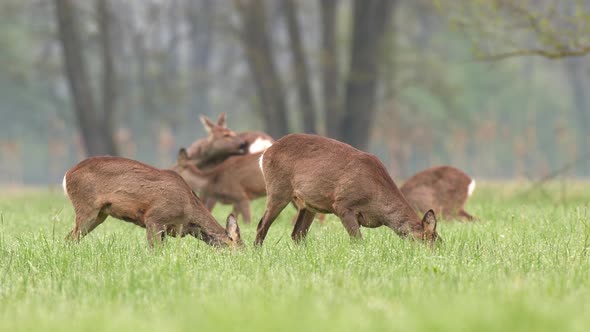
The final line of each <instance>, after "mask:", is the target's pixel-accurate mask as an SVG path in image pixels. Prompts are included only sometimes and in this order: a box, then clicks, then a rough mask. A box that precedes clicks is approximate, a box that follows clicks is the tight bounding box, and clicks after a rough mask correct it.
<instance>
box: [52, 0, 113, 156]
mask: <svg viewBox="0 0 590 332" xmlns="http://www.w3.org/2000/svg"><path fill="white" fill-rule="evenodd" d="M106 1H107V0H98V2H97V3H98V6H97V7H98V9H99V12H100V20H101V22H100V28H101V32H100V33H101V36H102V38H101V42H102V43H101V46H102V54H103V71H104V72H103V82H104V84H103V89H104V91H103V97H105V99H104V100H103V104H102V105H103V110H102V112H100V111H99V109H98V107H97V105H96V104H95V103H94V98H93V93H92V88H91V85H90V77H89V75H88V71H87V68H86V63H85V59H84V54H83V50H84V46H83V44H82V40H81V37H80V35H79V32H80V26H79V25H78V22H77V21H76V8H75V6H74V4H73V3H72V1H71V0H55V14H56V18H57V23H58V35H59V40H60V42H61V45H62V52H63V53H62V54H63V63H64V74H65V76H66V78H67V81H68V85H69V88H70V94H71V97H72V101H73V104H74V105H73V106H74V111H75V113H76V118H77V120H78V126H79V129H80V134H81V135H82V137H83V140H84V145H85V148H86V153H87V154H88V155H91V156H92V155H104V154H110V155H116V154H117V151H116V148H115V143H114V138H113V135H112V129H111V128H110V127H111V126H112V124H110V123H109V121H112V112H113V102H114V90H112V89H111V86H110V84H113V82H114V78H113V75H114V70H113V62H112V58H110V41H109V30H108V26H109V24H110V22H109V17H110V15H108V5H107V3H106ZM102 29H106V30H102ZM111 98H113V99H111ZM105 111H106V112H105Z"/></svg>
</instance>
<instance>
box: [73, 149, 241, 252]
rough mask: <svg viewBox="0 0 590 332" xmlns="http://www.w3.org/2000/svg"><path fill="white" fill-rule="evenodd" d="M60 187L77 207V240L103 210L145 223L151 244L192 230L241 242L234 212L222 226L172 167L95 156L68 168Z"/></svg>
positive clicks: (215, 240) (209, 239) (217, 240)
mask: <svg viewBox="0 0 590 332" xmlns="http://www.w3.org/2000/svg"><path fill="white" fill-rule="evenodd" d="M63 187H64V191H65V193H66V195H67V196H68V197H69V199H70V201H71V202H72V205H73V206H74V211H75V213H76V222H75V226H74V229H73V230H72V231H71V232H70V234H69V235H68V239H71V240H76V241H78V240H80V238H82V237H83V236H85V235H86V234H88V233H90V232H91V231H92V230H93V229H95V228H96V227H97V226H98V225H100V224H101V223H102V222H103V221H104V220H105V219H106V218H107V216H112V217H114V218H117V219H121V220H124V221H128V222H131V223H134V224H136V225H138V226H141V227H144V228H146V231H147V240H148V243H149V245H150V246H153V244H154V242H161V241H162V240H163V239H164V237H165V235H166V234H167V235H171V236H185V235H192V236H194V237H196V238H199V239H201V240H203V241H205V242H206V243H207V244H210V245H215V246H230V247H240V246H242V240H241V238H240V229H239V227H238V224H237V222H236V220H235V218H234V217H233V216H232V215H230V216H229V217H228V218H227V226H226V228H225V229H224V228H223V227H221V225H219V224H218V223H217V221H216V220H215V218H213V216H212V215H211V213H209V211H208V210H207V209H206V208H205V206H204V205H203V203H202V202H201V200H200V199H199V198H198V197H197V196H196V195H195V194H194V192H193V191H192V190H191V188H190V187H189V186H188V184H187V183H186V182H185V181H184V180H183V179H182V177H180V175H178V174H176V172H174V171H172V170H162V169H157V168H154V167H151V166H149V165H146V164H143V163H140V162H138V161H135V160H131V159H126V158H119V157H93V158H88V159H86V160H83V161H81V162H79V163H78V164H76V165H75V166H74V167H72V168H71V169H70V170H68V171H67V172H66V174H65V175H64V179H63Z"/></svg>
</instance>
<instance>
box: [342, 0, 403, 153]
mask: <svg viewBox="0 0 590 332" xmlns="http://www.w3.org/2000/svg"><path fill="white" fill-rule="evenodd" d="M396 2H397V1H396V0H355V1H354V9H353V10H354V14H353V23H352V25H353V30H352V42H351V45H350V67H349V69H348V77H347V80H346V90H345V97H344V107H343V111H344V113H343V116H342V122H341V125H340V126H341V127H340V135H339V136H338V138H340V139H342V140H343V141H345V142H347V143H349V144H351V145H353V146H356V147H358V148H360V149H367V148H368V146H369V138H370V133H371V130H372V128H373V119H374V114H375V108H376V106H377V102H376V99H377V82H378V76H379V75H378V68H379V63H380V59H381V55H382V54H383V53H382V52H381V51H382V48H383V47H382V46H383V37H384V35H385V31H386V29H387V27H388V26H389V20H390V18H391V15H392V12H393V7H394V5H395V3H396Z"/></svg>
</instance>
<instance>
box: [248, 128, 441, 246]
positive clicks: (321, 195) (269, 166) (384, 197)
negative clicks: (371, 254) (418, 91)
mask: <svg viewBox="0 0 590 332" xmlns="http://www.w3.org/2000/svg"><path fill="white" fill-rule="evenodd" d="M260 168H261V169H262V174H263V175H264V178H265V180H266V192H267V200H266V210H265V212H264V215H263V216H262V219H261V220H260V223H259V224H258V229H257V232H256V241H255V244H256V245H262V243H263V241H264V238H265V237H266V234H267V232H268V229H269V228H270V225H271V224H272V223H273V221H274V220H275V219H276V218H277V216H278V215H279V213H280V212H281V211H282V210H283V209H284V208H285V206H287V204H289V202H291V201H295V202H296V204H297V205H298V206H299V207H300V208H299V211H298V215H297V221H296V223H295V227H294V229H293V233H292V234H291V237H292V238H293V240H294V241H296V242H298V241H300V240H301V239H303V238H304V237H305V236H306V234H307V232H308V230H309V227H310V226H311V223H312V222H313V218H314V215H315V214H316V213H317V212H321V213H333V214H335V215H337V216H338V217H339V218H340V220H341V221H342V224H343V225H344V228H345V229H346V230H347V231H348V234H349V235H350V236H351V237H355V238H361V232H360V226H364V227H370V228H374V227H379V226H387V227H389V228H391V229H392V230H393V231H394V232H395V233H397V234H398V235H400V236H402V237H406V236H409V237H411V238H415V239H420V240H423V241H425V242H428V243H430V244H431V245H432V244H433V243H434V242H435V241H436V240H437V238H438V234H437V232H436V217H435V215H434V212H433V211H428V212H427V213H426V214H424V217H423V218H422V220H420V218H419V217H418V215H417V214H416V211H414V209H413V208H412V207H411V206H410V204H409V203H408V202H407V201H406V199H405V198H404V196H403V195H402V193H401V192H400V191H399V189H398V188H397V186H396V185H395V183H394V182H393V180H392V179H391V177H390V176H389V173H388V172H387V170H386V169H385V166H383V164H382V163H381V161H380V160H379V159H378V158H377V157H375V156H373V155H371V154H369V153H365V152H363V151H360V150H357V149H355V148H353V147H352V146H350V145H348V144H345V143H342V142H339V141H336V140H333V139H330V138H325V137H321V136H316V135H307V134H291V135H287V136H285V137H283V138H281V139H279V140H278V141H276V142H275V143H274V144H273V145H272V146H271V147H269V148H268V149H266V151H265V152H264V153H263V154H262V156H261V157H260Z"/></svg>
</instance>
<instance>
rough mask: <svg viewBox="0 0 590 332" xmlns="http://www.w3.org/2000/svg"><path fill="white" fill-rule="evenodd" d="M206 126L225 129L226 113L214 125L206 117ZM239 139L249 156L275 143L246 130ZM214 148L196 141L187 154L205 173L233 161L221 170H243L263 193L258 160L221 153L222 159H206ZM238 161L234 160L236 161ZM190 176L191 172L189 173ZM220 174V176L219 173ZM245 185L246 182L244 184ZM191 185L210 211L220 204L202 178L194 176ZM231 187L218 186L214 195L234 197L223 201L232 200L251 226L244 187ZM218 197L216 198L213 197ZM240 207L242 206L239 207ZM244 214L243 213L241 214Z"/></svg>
mask: <svg viewBox="0 0 590 332" xmlns="http://www.w3.org/2000/svg"><path fill="white" fill-rule="evenodd" d="M202 120H203V124H204V125H205V126H206V127H207V126H209V127H214V128H215V127H216V128H225V125H226V123H225V113H221V115H220V116H219V118H218V119H217V123H216V124H213V123H212V122H211V121H210V120H208V119H206V118H203V119H202ZM237 136H238V137H239V138H241V139H243V140H244V141H245V143H246V145H247V147H248V151H247V152H248V153H249V154H256V153H260V152H262V151H264V150H265V149H266V148H268V147H269V146H271V145H272V143H273V142H274V140H273V139H272V137H270V136H269V135H267V134H265V133H263V132H259V131H246V132H242V133H238V134H237ZM211 148H212V146H211V145H208V146H206V145H203V144H202V143H201V140H197V141H195V142H194V143H193V144H192V145H191V146H190V147H189V148H188V149H187V155H188V158H189V159H192V160H195V162H196V166H197V167H198V168H199V169H201V170H205V169H210V168H212V167H214V166H217V165H220V164H222V163H224V162H226V160H227V158H230V159H232V160H231V161H227V163H228V165H227V166H226V167H224V168H223V169H222V171H227V172H238V173H242V174H244V170H246V174H244V176H248V177H249V179H248V180H247V182H248V186H249V187H250V188H262V190H263V191H264V190H265V189H264V187H265V184H264V179H263V178H262V173H260V169H258V159H257V158H249V157H245V156H244V157H242V156H232V155H225V156H222V155H220V154H218V155H219V157H217V158H210V157H207V156H210V155H212V154H213V153H211V152H210V151H208V150H209V149H211ZM234 158H235V159H234ZM186 174H189V173H186ZM218 174H219V173H218ZM225 178H226V179H229V178H228V177H225ZM185 180H186V176H185ZM242 182H244V181H242ZM189 184H190V185H191V187H192V188H193V190H195V191H196V192H198V193H199V195H200V197H201V198H202V199H203V201H204V202H205V205H206V206H207V208H208V209H209V211H212V210H213V207H214V206H215V204H216V203H217V199H216V198H215V197H211V196H210V195H209V194H208V193H207V192H205V191H204V190H203V187H204V186H205V183H204V181H203V180H202V179H201V180H199V179H197V178H195V176H193V179H192V181H190V182H189ZM228 185H229V186H228V187H227V188H222V187H219V186H216V189H215V192H217V193H220V192H224V196H231V197H233V198H232V199H230V200H227V199H226V200H224V202H228V201H233V203H232V204H233V205H234V211H235V212H236V213H238V214H239V213H242V215H243V216H244V220H245V222H246V223H250V217H249V215H250V214H249V208H248V207H246V205H247V204H248V203H246V202H244V201H243V200H241V197H243V188H242V187H240V186H238V185H236V184H235V183H233V182H231V181H230V182H228ZM232 190H238V192H232ZM258 190H259V189H255V191H257V192H258ZM265 194H266V192H264V194H261V195H258V194H256V195H254V198H257V197H260V196H264V195H265ZM214 196H215V195H214ZM236 197H240V199H236ZM240 204H241V206H239V205H240ZM241 211H243V212H241ZM237 217H238V215H236V218H237Z"/></svg>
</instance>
